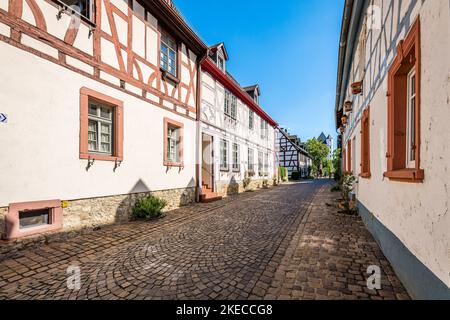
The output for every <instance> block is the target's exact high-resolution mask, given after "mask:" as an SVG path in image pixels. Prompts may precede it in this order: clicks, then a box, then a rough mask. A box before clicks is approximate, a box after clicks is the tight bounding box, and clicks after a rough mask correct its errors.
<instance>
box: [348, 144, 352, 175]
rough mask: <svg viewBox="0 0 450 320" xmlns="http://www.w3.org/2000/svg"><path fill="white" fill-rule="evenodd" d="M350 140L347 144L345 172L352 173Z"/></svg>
mask: <svg viewBox="0 0 450 320" xmlns="http://www.w3.org/2000/svg"><path fill="white" fill-rule="evenodd" d="M352 162H353V159H352V140H350V139H349V140H348V144H347V172H349V173H350V172H353V168H352Z"/></svg>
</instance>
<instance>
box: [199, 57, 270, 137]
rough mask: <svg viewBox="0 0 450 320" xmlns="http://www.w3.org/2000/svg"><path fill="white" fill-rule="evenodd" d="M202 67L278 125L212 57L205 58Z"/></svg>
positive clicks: (262, 115)
mask: <svg viewBox="0 0 450 320" xmlns="http://www.w3.org/2000/svg"><path fill="white" fill-rule="evenodd" d="M202 69H203V70H204V71H206V72H208V73H209V74H210V75H211V76H212V77H213V78H214V79H216V80H217V81H219V82H220V83H221V84H222V85H223V86H224V87H225V88H227V89H228V90H230V91H231V92H232V93H233V94H234V95H236V96H237V97H238V98H239V99H241V101H242V102H243V103H245V104H246V105H247V106H248V107H249V108H250V109H252V110H253V111H254V112H256V114H258V115H259V116H260V117H261V118H263V119H264V120H266V121H267V122H268V123H269V124H270V125H271V126H272V127H274V128H275V127H277V126H278V124H277V122H276V121H275V120H274V119H272V118H271V117H270V116H269V115H268V114H267V113H266V112H265V111H264V110H263V109H262V108H261V107H260V106H259V105H258V104H257V103H256V102H255V101H254V100H253V99H252V98H251V97H250V95H249V94H248V93H247V92H246V91H244V89H242V87H241V86H240V85H239V83H238V82H237V81H236V80H235V79H234V78H233V77H232V76H231V75H230V74H229V73H228V72H227V73H226V74H225V73H223V72H222V71H221V70H219V68H218V67H217V65H216V64H215V63H214V61H212V60H211V59H210V58H207V59H205V60H203V62H202Z"/></svg>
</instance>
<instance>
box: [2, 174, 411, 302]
mask: <svg viewBox="0 0 450 320" xmlns="http://www.w3.org/2000/svg"><path fill="white" fill-rule="evenodd" d="M329 188H330V185H329V184H328V183H326V182H325V181H316V182H309V183H301V184H292V185H284V186H280V187H277V188H273V189H270V190H265V191H258V192H254V193H245V194H242V195H239V196H237V197H232V198H228V199H226V200H223V201H221V202H217V203H213V204H197V205H194V206H191V207H186V208H182V209H179V210H175V211H173V212H170V213H169V214H168V215H167V217H166V218H164V219H162V220H160V221H154V222H132V223H127V224H123V225H117V226H111V227H106V228H103V229H101V230H100V231H97V232H95V233H91V234H86V235H83V236H79V237H75V238H72V239H70V240H67V241H63V242H59V243H51V244H49V245H43V246H39V247H36V248H34V249H25V250H22V251H19V252H16V253H13V254H8V255H4V256H3V257H0V299H263V298H266V299H314V298H319V299H320V298H327V299H330V298H388V299H395V298H408V296H407V295H406V294H405V291H404V290H403V288H402V287H401V284H400V283H399V281H398V280H397V278H396V277H395V275H394V274H393V272H392V270H391V268H390V266H389V264H388V262H387V261H386V259H385V258H384V256H383V255H382V254H381V252H380V251H379V249H378V247H377V245H376V243H375V242H374V241H373V239H372V238H371V236H370V235H369V234H368V232H367V231H366V230H365V228H364V226H363V224H362V222H361V221H360V220H359V219H356V218H349V217H342V216H338V215H333V214H332V213H331V211H330V210H331V209H330V208H328V207H326V205H323V204H320V203H322V202H323V201H325V200H327V201H331V200H330V199H331V197H332V195H330V193H329V192H328V190H329ZM373 264H375V265H379V266H380V267H381V268H382V271H383V278H382V279H383V282H382V283H383V289H382V290H380V291H373V292H372V291H369V290H368V289H366V285H365V280H364V279H365V278H364V277H366V276H367V275H366V274H365V272H366V268H367V265H373ZM69 266H79V267H80V270H81V289H80V290H69V289H68V288H67V277H68V275H67V268H68V267H69Z"/></svg>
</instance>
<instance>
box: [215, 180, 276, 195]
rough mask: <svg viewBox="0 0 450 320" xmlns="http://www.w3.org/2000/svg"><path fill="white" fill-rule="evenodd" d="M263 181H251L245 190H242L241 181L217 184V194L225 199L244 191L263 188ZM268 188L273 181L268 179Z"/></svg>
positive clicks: (271, 185) (242, 184)
mask: <svg viewBox="0 0 450 320" xmlns="http://www.w3.org/2000/svg"><path fill="white" fill-rule="evenodd" d="M263 181H264V179H259V180H252V181H251V182H250V185H249V186H248V187H247V188H244V183H243V182H242V181H240V182H235V183H226V182H218V183H217V193H218V194H219V195H221V196H222V197H227V196H231V195H235V194H238V193H242V192H245V191H251V190H257V189H262V188H263ZM267 181H268V182H269V187H273V186H274V184H273V179H268V180H267Z"/></svg>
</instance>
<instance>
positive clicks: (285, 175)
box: [278, 167, 289, 182]
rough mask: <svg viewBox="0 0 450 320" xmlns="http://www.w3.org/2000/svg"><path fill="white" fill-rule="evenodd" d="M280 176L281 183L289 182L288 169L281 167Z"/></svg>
mask: <svg viewBox="0 0 450 320" xmlns="http://www.w3.org/2000/svg"><path fill="white" fill-rule="evenodd" d="M278 176H279V177H280V180H281V181H283V182H287V181H288V180H289V177H288V170H287V168H285V167H279V168H278Z"/></svg>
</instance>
